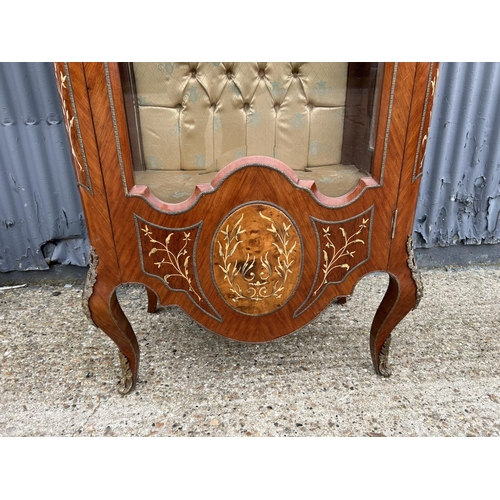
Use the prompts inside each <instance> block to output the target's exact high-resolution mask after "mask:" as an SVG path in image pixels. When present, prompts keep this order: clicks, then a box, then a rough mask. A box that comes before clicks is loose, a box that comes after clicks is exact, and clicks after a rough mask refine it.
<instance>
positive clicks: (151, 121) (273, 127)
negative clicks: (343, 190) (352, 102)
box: [133, 62, 347, 173]
mask: <svg viewBox="0 0 500 500" xmlns="http://www.w3.org/2000/svg"><path fill="white" fill-rule="evenodd" d="M133 69H134V76H135V82H136V91H137V99H138V104H139V117H140V124H141V133H142V143H143V152H144V161H145V166H146V169H147V170H173V171H179V170H183V171H198V172H200V173H201V172H210V171H216V170H220V169H221V168H222V167H224V166H225V165H227V164H228V163H229V162H231V161H233V160H235V159H237V158H240V157H243V156H250V155H265V156H272V157H275V158H277V159H279V160H281V161H283V162H285V163H286V164H287V165H289V166H290V167H292V168H293V169H295V170H302V171H303V170H306V169H307V170H309V169H311V168H312V169H314V167H324V166H328V165H336V164H339V163H340V154H341V145H342V132H343V120H344V106H345V89H346V80H347V63H257V62H245V63H232V62H229V63H222V62H221V63H207V62H193V63H165V62H156V63H142V62H141V63H134V65H133Z"/></svg>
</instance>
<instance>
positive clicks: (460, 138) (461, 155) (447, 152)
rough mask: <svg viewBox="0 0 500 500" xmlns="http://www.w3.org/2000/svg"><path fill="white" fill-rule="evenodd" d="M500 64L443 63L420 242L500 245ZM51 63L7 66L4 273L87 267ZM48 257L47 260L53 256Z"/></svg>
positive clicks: (418, 225) (3, 85)
mask: <svg viewBox="0 0 500 500" xmlns="http://www.w3.org/2000/svg"><path fill="white" fill-rule="evenodd" d="M499 213H500V63H442V64H441V70H440V77H439V83H438V87H437V93H436V100H435V103H434V111H433V117H432V123H431V130H430V133H429V142H428V145H427V154H426V160H425V164H424V172H423V177H422V183H421V187H420V194H419V200H418V205H417V213H416V218H415V242H416V246H417V248H431V247H435V246H449V245H454V244H456V243H459V242H464V243H466V244H479V243H497V242H499V241H500V224H499ZM88 250H89V245H88V239H87V233H86V227H85V221H84V218H83V211H82V207H81V202H80V198H79V195H78V190H77V187H76V181H75V178H74V173H73V166H72V163H71V156H70V151H69V146H68V141H67V137H66V131H65V128H64V124H63V123H62V116H61V107H60V103H59V96H58V93H57V89H56V83H55V78H54V73H53V67H52V64H51V63H0V271H1V272H6V271H12V270H31V269H47V268H48V265H47V260H48V261H52V262H59V263H62V264H75V265H78V266H85V265H87V264H88V260H87V259H88ZM46 259H47V260H46Z"/></svg>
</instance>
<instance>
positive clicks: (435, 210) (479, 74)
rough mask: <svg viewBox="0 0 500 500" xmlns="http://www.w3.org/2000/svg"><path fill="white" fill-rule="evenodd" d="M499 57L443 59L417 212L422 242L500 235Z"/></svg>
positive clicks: (472, 240) (468, 241)
mask: <svg viewBox="0 0 500 500" xmlns="http://www.w3.org/2000/svg"><path fill="white" fill-rule="evenodd" d="M499 212H500V63H442V64H441V66H440V75H439V82H438V85H437V94H436V100H435V102H434V110H433V114H432V122H431V129H430V133H429V143H428V145H427V151H426V157H425V163H424V173H423V177H422V183H421V185H420V193H419V199H418V205H417V213H416V217H415V226H414V230H415V243H416V246H417V247H419V248H431V247H436V246H449V245H454V244H456V243H459V242H463V243H465V244H473V245H474V244H480V243H497V242H499V241H500V224H499Z"/></svg>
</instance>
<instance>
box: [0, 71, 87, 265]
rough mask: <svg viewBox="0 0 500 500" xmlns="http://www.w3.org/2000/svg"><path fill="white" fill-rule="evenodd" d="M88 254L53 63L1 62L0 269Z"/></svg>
mask: <svg viewBox="0 0 500 500" xmlns="http://www.w3.org/2000/svg"><path fill="white" fill-rule="evenodd" d="M87 255H88V241H87V233H86V227H85V221H84V218H83V211H82V206H81V202H80V198H79V195H78V191H77V187H76V181H75V177H74V173H73V167H72V163H71V156H70V152H69V146H68V140H67V137H66V130H65V127H64V124H63V122H62V115H61V105H60V102H59V95H58V93H57V89H56V83H55V76H54V69H53V66H52V63H0V271H2V272H5V271H12V270H32V269H48V265H47V261H46V259H47V260H52V261H56V262H60V263H63V264H76V265H79V266H85V265H87V263H88V260H87V259H88V258H87Z"/></svg>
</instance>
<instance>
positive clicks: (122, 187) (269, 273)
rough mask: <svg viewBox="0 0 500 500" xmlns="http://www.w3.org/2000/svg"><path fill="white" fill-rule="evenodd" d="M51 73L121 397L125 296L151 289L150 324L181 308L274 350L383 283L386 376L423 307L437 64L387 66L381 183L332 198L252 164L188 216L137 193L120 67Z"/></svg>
mask: <svg viewBox="0 0 500 500" xmlns="http://www.w3.org/2000/svg"><path fill="white" fill-rule="evenodd" d="M55 70H56V77H57V81H58V85H59V89H60V94H61V101H62V107H63V113H64V115H65V120H66V125H67V130H68V134H69V137H70V142H71V148H72V154H73V161H74V167H75V172H76V176H77V181H78V185H79V188H80V193H81V197H82V202H83V207H84V211H85V217H86V221H87V226H88V233H89V238H90V242H91V253H90V269H89V274H88V279H87V283H86V286H85V290H84V296H83V298H84V307H85V309H86V311H87V313H88V316H89V318H90V319H91V321H93V322H94V324H95V325H97V326H98V327H99V328H100V329H102V330H103V331H104V332H105V333H106V334H107V335H109V337H111V338H112V339H113V340H114V341H115V343H116V344H117V346H118V348H119V350H120V358H121V365H122V370H123V374H122V375H123V376H122V386H121V390H122V392H124V393H127V392H130V391H131V390H132V389H133V388H134V387H135V384H136V380H137V374H138V367H139V347H138V343H137V339H136V336H135V334H134V332H133V330H132V328H131V326H130V324H129V322H128V320H127V318H126V317H125V315H124V313H123V311H122V309H121V307H120V305H119V303H118V300H117V298H116V289H117V287H118V286H119V285H120V284H123V283H141V284H143V285H145V287H146V289H147V294H148V300H149V303H148V311H149V312H153V311H155V310H156V307H157V303H158V302H159V303H160V304H162V305H167V304H175V305H178V306H180V307H181V308H182V309H183V310H184V311H186V312H187V313H188V314H189V315H190V316H191V317H192V318H193V319H194V320H196V321H197V322H198V323H200V324H201V325H203V326H204V327H206V328H207V329H208V330H211V331H213V332H217V333H219V334H221V335H224V336H226V337H229V338H232V339H235V340H240V341H244V342H265V341H269V340H274V339H277V338H279V337H282V336H284V335H287V334H289V333H291V332H293V331H295V330H297V329H299V328H301V327H302V326H304V325H306V324H307V323H309V322H310V321H311V320H313V319H314V318H315V317H316V316H317V315H318V314H319V313H320V312H321V311H323V310H324V309H325V307H327V306H328V305H329V304H330V303H331V302H332V300H333V299H335V298H339V297H346V296H348V295H350V294H351V293H352V291H353V289H354V286H355V284H356V283H357V282H358V280H359V279H360V278H361V277H362V276H364V275H366V274H367V273H371V272H373V271H385V272H387V273H388V274H389V277H390V279H389V286H388V289H387V292H386V294H385V296H384V298H383V300H382V302H381V304H380V307H379V308H378V310H377V313H376V314H375V318H374V320H373V324H372V327H371V332H370V348H371V355H372V360H373V365H374V368H375V371H376V373H378V374H379V375H382V376H388V375H390V370H389V367H388V353H389V344H390V339H391V332H392V330H393V329H394V327H395V326H396V325H397V324H398V323H399V322H400V321H401V320H402V319H403V318H404V317H405V316H406V314H407V313H408V312H409V311H410V310H411V309H412V308H414V307H415V306H416V305H417V303H418V301H419V299H420V296H421V293H422V285H421V281H420V278H419V274H418V271H417V269H416V265H415V260H414V257H413V243H412V236H411V235H412V227H413V218H414V213H415V205H416V199H417V194H418V187H419V182H420V176H421V174H422V165H423V158H424V151H425V143H426V139H427V131H428V127H429V122H430V113H431V104H432V99H433V95H434V90H435V86H436V78H437V71H438V65H437V64H435V63H399V64H395V63H385V65H384V70H383V78H382V79H381V80H380V83H379V87H378V88H379V90H380V99H379V101H378V107H377V108H376V109H375V111H374V112H375V113H378V117H377V118H378V119H377V120H376V123H377V127H376V130H374V131H373V134H374V142H375V145H374V151H373V153H372V160H371V172H370V174H366V176H364V177H362V178H361V179H360V180H359V181H358V182H357V185H356V186H355V187H354V189H352V190H351V191H350V192H348V193H346V194H344V195H342V196H338V197H335V198H332V197H328V196H326V195H324V194H323V193H321V192H319V190H318V189H317V187H316V184H315V183H314V182H313V181H311V180H307V179H306V180H299V178H298V177H297V174H296V173H295V172H294V171H293V170H291V169H290V168H289V167H288V166H287V165H286V164H284V163H283V162H281V161H279V160H277V159H274V158H270V157H266V156H247V157H243V158H241V159H238V160H236V161H233V162H231V163H230V164H228V165H227V166H225V167H224V168H223V169H222V170H220V171H219V172H218V173H217V175H216V176H215V178H214V179H213V181H212V182H211V183H210V184H200V185H198V186H197V187H196V189H195V192H194V193H193V195H192V196H191V197H190V198H189V199H187V200H185V201H183V202H181V203H178V204H170V203H166V202H164V201H161V200H160V199H158V198H157V197H156V196H155V195H153V194H152V193H151V192H150V190H149V188H148V187H146V186H141V185H136V184H135V182H134V172H133V170H134V166H133V160H132V158H133V154H132V150H131V139H130V135H129V128H128V125H130V123H128V124H127V115H126V111H125V108H126V102H125V99H124V93H123V84H122V82H123V79H122V78H121V77H120V67H119V65H118V63H56V64H55ZM129 121H130V117H129Z"/></svg>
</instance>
